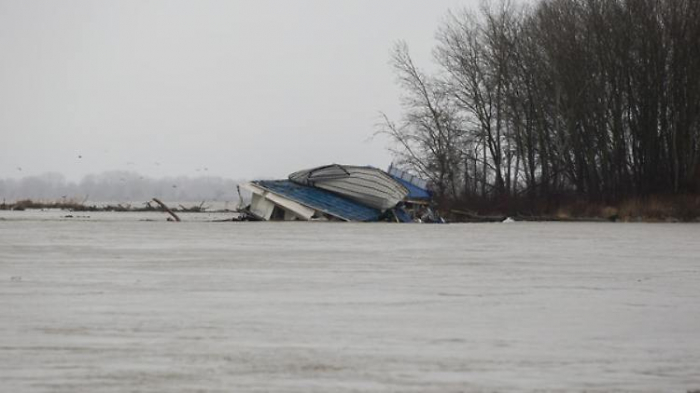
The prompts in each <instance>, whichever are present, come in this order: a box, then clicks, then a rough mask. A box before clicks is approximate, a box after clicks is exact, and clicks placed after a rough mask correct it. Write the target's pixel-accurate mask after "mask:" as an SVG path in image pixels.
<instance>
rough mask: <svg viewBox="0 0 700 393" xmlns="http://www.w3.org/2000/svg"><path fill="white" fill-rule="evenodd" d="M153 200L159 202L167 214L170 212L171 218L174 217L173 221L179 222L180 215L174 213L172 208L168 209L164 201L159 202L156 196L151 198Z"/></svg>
mask: <svg viewBox="0 0 700 393" xmlns="http://www.w3.org/2000/svg"><path fill="white" fill-rule="evenodd" d="M153 202H155V203H157V204H159V205H160V207H162V208H163V210H165V211H166V212H168V214H170V215H171V216H173V218H174V219H175V221H177V222H180V217H178V216H177V214H175V212H173V211H172V210H170V208H169V207H168V206H167V205H166V204H165V203H163V202H161V201H160V199H158V198H153Z"/></svg>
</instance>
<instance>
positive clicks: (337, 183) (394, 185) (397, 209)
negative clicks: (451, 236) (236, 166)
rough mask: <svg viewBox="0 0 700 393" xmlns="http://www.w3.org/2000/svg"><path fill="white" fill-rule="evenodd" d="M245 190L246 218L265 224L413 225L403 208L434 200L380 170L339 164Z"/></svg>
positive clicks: (260, 182) (256, 183)
mask: <svg viewBox="0 0 700 393" xmlns="http://www.w3.org/2000/svg"><path fill="white" fill-rule="evenodd" d="M424 186H425V185H424ZM242 187H243V188H244V189H246V190H248V191H249V192H250V193H251V194H252V197H251V203H250V205H248V206H247V207H246V208H245V209H243V210H242V213H244V214H246V215H248V216H249V217H250V218H252V219H257V220H264V221H354V222H371V221H396V222H413V221H415V217H413V216H412V215H411V214H409V213H407V212H406V211H405V210H404V208H403V206H404V203H406V202H409V201H411V199H408V198H410V197H411V195H412V194H413V197H416V196H420V197H425V196H428V198H429V196H430V193H429V192H428V190H427V189H423V188H420V187H419V186H418V185H416V184H414V183H411V182H410V181H407V180H405V179H401V178H400V177H396V176H393V175H391V174H389V173H387V172H385V171H382V170H381V169H377V168H373V167H368V166H364V167H363V166H351V165H338V164H332V165H326V166H321V167H316V168H311V169H306V170H302V171H298V172H294V173H292V174H291V175H289V178H288V179H286V180H256V181H252V182H250V183H247V184H244V185H242ZM409 203H410V202H409Z"/></svg>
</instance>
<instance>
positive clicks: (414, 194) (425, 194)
mask: <svg viewBox="0 0 700 393" xmlns="http://www.w3.org/2000/svg"><path fill="white" fill-rule="evenodd" d="M391 177H393V178H394V180H396V181H397V182H399V183H401V184H402V185H403V186H404V187H406V188H407V189H408V196H406V199H413V200H416V199H418V200H428V199H430V198H431V197H432V195H430V191H428V190H425V189H423V188H420V187H418V186H416V185H415V184H413V183H410V182H407V181H406V180H404V179H402V178H400V177H396V176H394V175H391Z"/></svg>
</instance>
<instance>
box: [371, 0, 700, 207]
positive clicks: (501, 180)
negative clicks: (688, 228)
mask: <svg viewBox="0 0 700 393" xmlns="http://www.w3.org/2000/svg"><path fill="white" fill-rule="evenodd" d="M433 57H434V60H435V62H436V64H437V65H438V70H437V72H435V73H434V74H426V73H424V72H422V71H421V70H420V68H419V67H418V66H417V65H416V64H414V62H413V60H412V58H411V56H410V54H409V50H408V46H407V45H406V43H403V42H401V43H399V44H397V45H396V47H395V48H394V51H393V52H392V58H391V63H392V65H393V67H394V69H395V71H396V75H397V77H398V82H399V84H400V86H401V88H402V92H403V96H402V105H403V117H402V119H401V120H400V121H399V122H398V123H397V122H394V121H392V120H391V119H389V118H387V117H386V116H385V118H384V120H385V121H384V122H383V125H382V129H381V132H383V133H386V134H388V135H390V136H391V138H392V139H393V141H395V142H396V145H395V148H394V149H393V151H394V153H395V155H396V158H397V159H398V160H399V161H400V163H401V164H403V165H404V166H405V167H406V168H408V169H410V170H412V171H414V172H417V173H418V174H420V175H422V176H424V177H426V178H427V179H429V180H430V181H431V183H432V185H433V188H434V190H435V193H436V194H437V196H438V197H439V198H442V199H447V200H452V201H460V200H461V201H464V200H468V199H469V198H471V197H480V198H489V199H493V198H499V199H500V198H509V197H527V198H545V199H546V198H558V197H560V196H562V195H575V196H578V197H584V198H588V199H590V200H619V199H622V198H628V197H633V196H646V195H657V194H686V193H695V192H698V191H700V161H699V160H700V1H697V0H541V1H539V2H536V3H534V4H531V5H524V4H518V3H514V2H509V1H502V2H500V3H498V4H496V5H494V4H491V5H489V4H487V3H484V4H483V5H482V6H481V8H480V9H479V10H478V11H477V12H471V11H467V10H465V11H462V12H451V13H449V14H448V16H447V18H446V19H445V21H444V23H442V25H441V26H440V27H439V29H438V33H437V45H436V46H435V48H434V50H433Z"/></svg>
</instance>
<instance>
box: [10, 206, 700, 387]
mask: <svg viewBox="0 0 700 393" xmlns="http://www.w3.org/2000/svg"><path fill="white" fill-rule="evenodd" d="M27 214H28V213H25V214H24V215H19V213H13V214H5V215H4V216H2V217H0V381H2V382H1V385H0V391H6V392H126V391H140V392H166V391H167V392H194V391H207V392H351V391H353V392H355V391H358V392H482V391H483V392H521V391H522V392H528V391H546V392H558V391H566V392H568V391H586V392H608V391H635V392H636V391H639V392H660V391H665V392H686V391H688V390H691V389H700V372H699V371H698V370H700V284H699V282H700V225H684V224H563V223H530V224H526V223H514V224H478V225H477V224H471V225H395V224H394V225H392V224H327V223H326V224H323V223H230V222H229V223H213V222H201V220H200V221H198V222H182V223H168V222H164V221H163V219H164V216H162V215H160V216H157V217H156V218H157V219H158V221H156V222H142V221H139V220H137V219H135V216H133V215H132V216H128V215H127V216H124V215H97V216H93V217H90V218H82V219H80V218H78V219H79V220H76V217H73V218H72V219H61V218H60V217H54V216H51V217H52V219H48V220H46V219H40V218H39V217H45V216H41V215H36V214H35V213H32V214H35V216H32V214H29V215H27ZM125 217H128V218H125ZM22 218H23V219H22Z"/></svg>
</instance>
